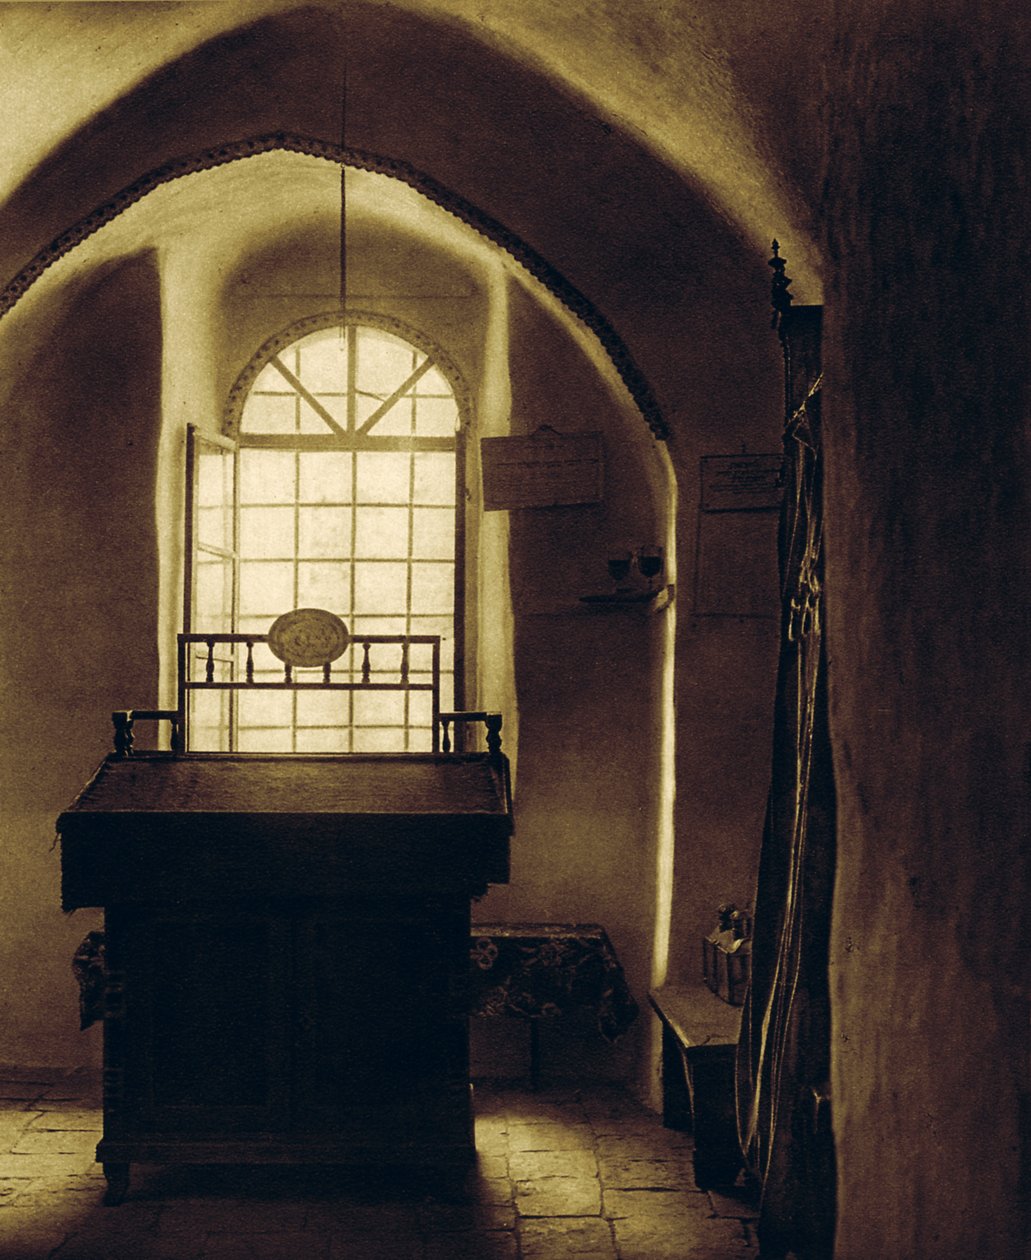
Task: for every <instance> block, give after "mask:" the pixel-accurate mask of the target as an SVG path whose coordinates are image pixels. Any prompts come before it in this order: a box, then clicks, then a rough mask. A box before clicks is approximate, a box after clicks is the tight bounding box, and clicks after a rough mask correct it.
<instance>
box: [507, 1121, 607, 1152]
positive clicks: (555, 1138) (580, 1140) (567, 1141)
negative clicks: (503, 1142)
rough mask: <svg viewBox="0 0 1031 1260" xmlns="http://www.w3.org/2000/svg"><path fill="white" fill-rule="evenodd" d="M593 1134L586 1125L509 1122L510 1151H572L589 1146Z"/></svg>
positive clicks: (592, 1139)
mask: <svg viewBox="0 0 1031 1260" xmlns="http://www.w3.org/2000/svg"><path fill="white" fill-rule="evenodd" d="M593 1141H594V1135H593V1133H592V1132H591V1130H590V1129H589V1128H588V1127H587V1125H572V1124H568V1125H567V1124H511V1125H509V1128H508V1149H509V1150H510V1151H572V1150H582V1149H584V1148H587V1147H590V1145H591V1143H592V1142H593Z"/></svg>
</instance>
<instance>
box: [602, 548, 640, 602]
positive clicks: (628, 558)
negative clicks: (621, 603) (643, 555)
mask: <svg viewBox="0 0 1031 1260" xmlns="http://www.w3.org/2000/svg"><path fill="white" fill-rule="evenodd" d="M633 558H634V557H633V555H632V553H631V552H629V551H612V552H610V553H609V558H608V566H609V577H610V578H611V579H612V583H613V587H614V589H615V593H616V594H617V595H619V594H622V593H624V592H625V591H627V590H628V589H629V588H628V587H627V579H628V578H629V577H630V565H631V564H632V562H633Z"/></svg>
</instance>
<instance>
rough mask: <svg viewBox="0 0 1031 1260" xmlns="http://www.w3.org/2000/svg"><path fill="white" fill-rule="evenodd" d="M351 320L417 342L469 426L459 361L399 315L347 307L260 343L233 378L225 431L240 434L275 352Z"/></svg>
mask: <svg viewBox="0 0 1031 1260" xmlns="http://www.w3.org/2000/svg"><path fill="white" fill-rule="evenodd" d="M347 324H355V325H364V326H365V327H367V328H379V329H382V331H383V332H388V333H393V334H394V336H395V337H400V338H401V340H402V341H407V342H408V344H409V345H411V346H414V347H415V348H416V349H417V350H421V351H422V352H423V354H425V355H427V356H428V357H429V358H431V359H432V360H433V363H434V366H435V367H436V368H438V369H439V370H440V372H441V373H442V374H443V375H444V377H445V378H446V379H447V383H448V384H449V385H450V386H451V390H452V392H453V394H454V396H455V402H456V404H457V406H458V414H459V416H460V417H461V422H462V427H463V428H465V429H467V428H468V427H469V424H470V422H471V420H472V416H473V404H472V397H471V395H470V393H469V387H468V385H466V383H465V380H464V378H463V376H462V373H461V371H460V370H459V368H458V365H457V364H456V363H455V361H454V360H453V359H452V358H451V356H450V355H449V354H447V353H446V352H445V351H444V350H443V349H442V348H441V347H440V346H439V345H438V344H437V343H436V341H434V340H433V338H432V337H428V336H427V335H426V334H425V333H424V332H422V331H420V330H419V329H418V328H413V327H412V325H411V324H408V323H405V322H404V321H403V320H400V319H396V318H395V317H394V316H393V315H383V314H380V313H379V312H377V311H364V310H360V309H353V308H351V307H348V308H347V309H346V310H339V309H337V310H332V311H321V312H319V314H317V315H306V316H305V317H304V318H303V319H295V320H294V321H293V322H292V323H290V324H288V325H287V326H286V327H285V328H281V329H280V330H279V332H277V333H274V334H273V335H272V336H271V337H269V338H268V339H267V340H266V341H264V342H263V343H262V344H261V346H259V348H258V349H257V351H256V352H255V353H254V354H253V355H252V356H251V359H250V361H249V362H248V364H247V366H246V367H245V368H244V369H243V371H242V372H241V373H240V374H239V376H238V377H237V378H236V380H235V381H234V382H233V386H232V388H231V389H230V391H229V397H228V399H227V401H226V406H225V411H224V413H223V419H222V431H223V433H225V435H226V436H227V437H230V438H233V439H236V438H238V437H239V435H240V416H241V413H242V411H243V405H244V403H245V402H246V401H247V395H248V394H249V393H250V390H251V386H252V385H253V384H254V382H255V381H256V380H257V378H258V376H259V375H260V374H261V371H262V369H263V368H264V367H265V366H266V365H267V364H268V362H269V360H270V359H271V358H272V356H273V355H275V354H278V353H279V352H280V350H285V349H286V347H287V346H290V345H293V343H294V342H295V341H299V340H300V339H301V338H302V337H306V336H307V335H308V333H312V332H320V331H321V330H322V329H323V328H337V327H340V326H341V325H347Z"/></svg>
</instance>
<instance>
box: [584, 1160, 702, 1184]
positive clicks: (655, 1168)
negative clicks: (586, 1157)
mask: <svg viewBox="0 0 1031 1260" xmlns="http://www.w3.org/2000/svg"><path fill="white" fill-rule="evenodd" d="M598 1173H599V1176H600V1177H601V1181H602V1185H604V1186H605V1187H606V1189H608V1188H611V1189H613V1190H640V1189H648V1188H654V1189H663V1190H683V1189H687V1188H689V1187H690V1188H692V1189H693V1188H694V1176H693V1174H692V1171H691V1165H690V1164H689V1163H688V1162H687V1161H686V1160H681V1159H668V1160H666V1159H613V1158H612V1157H611V1156H610V1157H608V1158H602V1159H599V1161H598Z"/></svg>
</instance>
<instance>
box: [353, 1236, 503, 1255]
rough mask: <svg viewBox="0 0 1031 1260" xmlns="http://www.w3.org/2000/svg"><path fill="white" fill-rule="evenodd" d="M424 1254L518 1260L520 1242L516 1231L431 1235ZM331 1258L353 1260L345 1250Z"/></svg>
mask: <svg viewBox="0 0 1031 1260" xmlns="http://www.w3.org/2000/svg"><path fill="white" fill-rule="evenodd" d="M423 1255H424V1256H425V1260H518V1256H519V1244H518V1242H517V1241H516V1236H515V1234H508V1233H499V1232H492V1233H481V1232H479V1231H472V1232H470V1233H468V1234H449V1235H445V1236H443V1237H439V1238H429V1239H427V1240H426V1249H425V1251H424V1253H423ZM332 1260H351V1257H350V1256H347V1255H346V1253H343V1254H342V1255H341V1256H339V1257H337V1256H333V1257H332ZM363 1260H364V1258H363ZM391 1260H409V1257H407V1256H399V1257H396V1258H394V1257H391Z"/></svg>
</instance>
